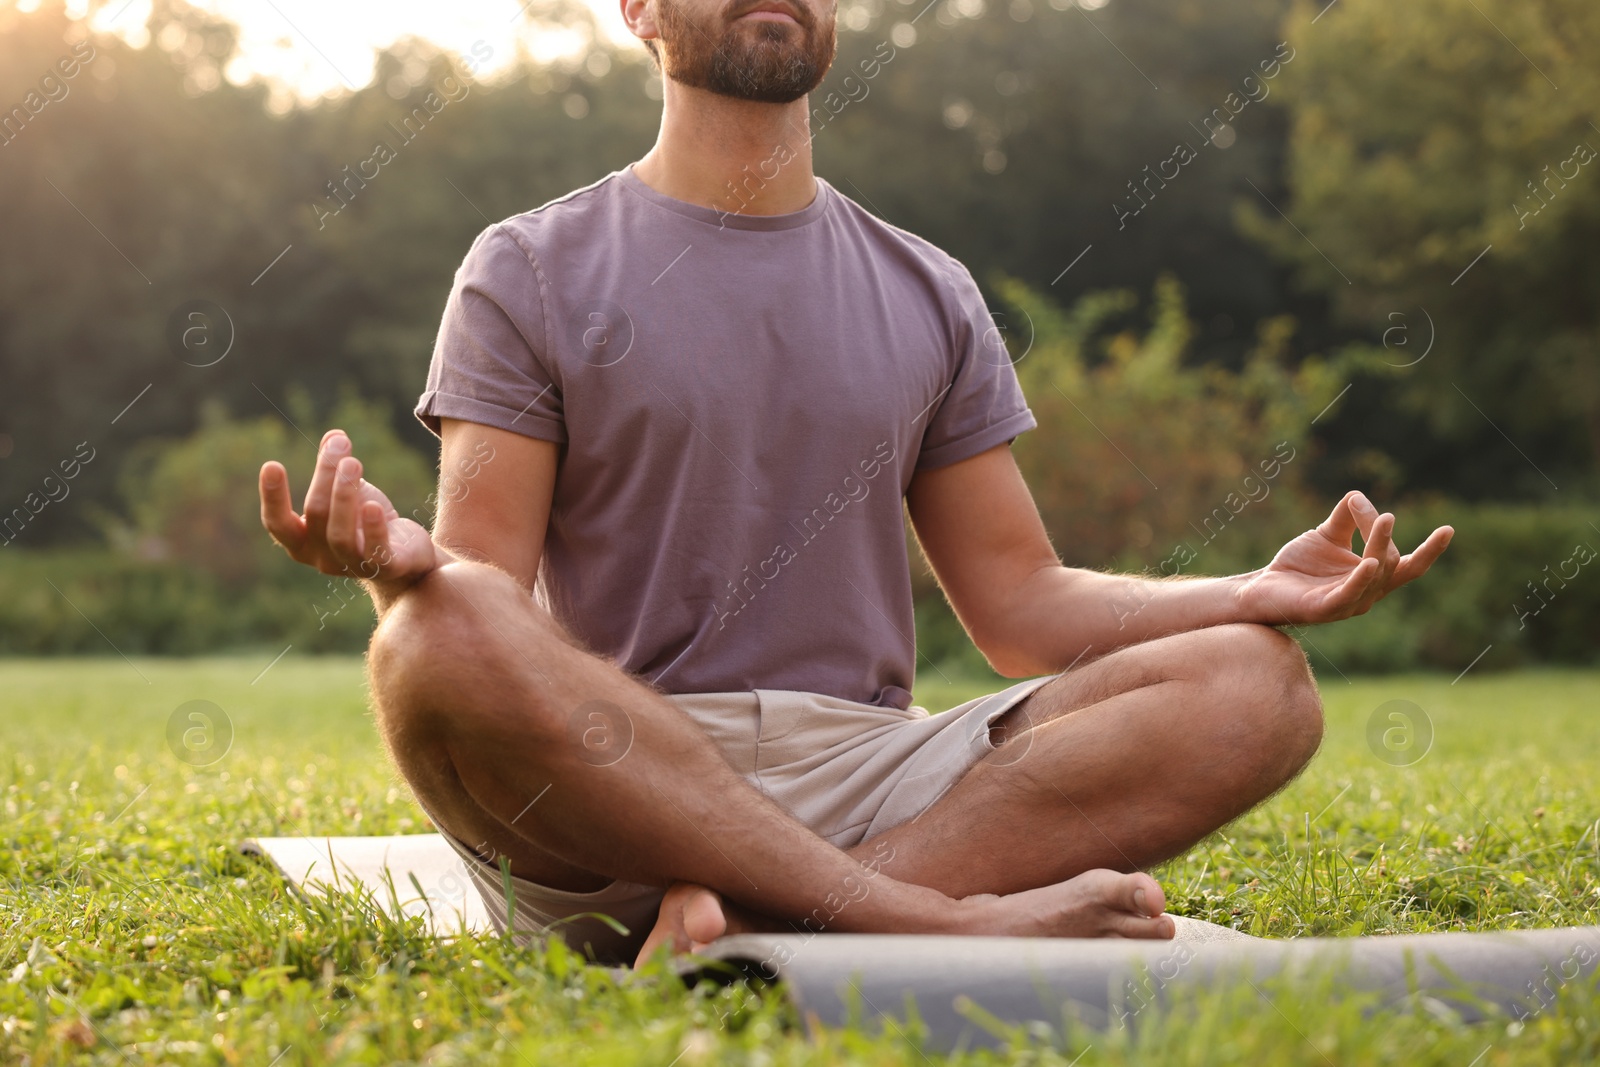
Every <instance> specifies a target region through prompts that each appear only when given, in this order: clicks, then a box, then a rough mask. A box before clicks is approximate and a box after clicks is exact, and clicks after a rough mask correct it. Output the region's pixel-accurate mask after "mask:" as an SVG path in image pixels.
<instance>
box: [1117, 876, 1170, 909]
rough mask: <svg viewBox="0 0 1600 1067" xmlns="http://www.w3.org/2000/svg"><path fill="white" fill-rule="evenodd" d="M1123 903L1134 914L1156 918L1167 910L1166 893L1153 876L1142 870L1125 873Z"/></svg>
mask: <svg viewBox="0 0 1600 1067" xmlns="http://www.w3.org/2000/svg"><path fill="white" fill-rule="evenodd" d="M1122 892H1123V904H1124V907H1125V909H1126V910H1127V911H1130V912H1132V913H1133V914H1134V915H1139V916H1148V917H1149V918H1152V919H1153V918H1156V917H1157V916H1159V915H1160V914H1161V913H1162V912H1164V911H1166V910H1167V895H1166V894H1165V893H1163V892H1162V891H1161V885H1160V883H1158V882H1157V881H1156V880H1155V879H1154V878H1152V877H1150V876H1149V875H1148V874H1144V873H1142V872H1140V873H1135V874H1130V875H1127V876H1126V878H1125V879H1124V881H1123V885H1122Z"/></svg>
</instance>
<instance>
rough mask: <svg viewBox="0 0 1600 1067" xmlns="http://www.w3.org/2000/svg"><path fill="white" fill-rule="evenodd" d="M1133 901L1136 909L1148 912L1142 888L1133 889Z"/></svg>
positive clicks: (1148, 908)
mask: <svg viewBox="0 0 1600 1067" xmlns="http://www.w3.org/2000/svg"><path fill="white" fill-rule="evenodd" d="M1133 903H1134V905H1135V906H1137V907H1138V909H1139V910H1140V911H1142V912H1144V913H1145V914H1146V915H1148V914H1150V907H1149V905H1147V904H1146V903H1145V902H1144V890H1143V889H1135V890H1134V891H1133Z"/></svg>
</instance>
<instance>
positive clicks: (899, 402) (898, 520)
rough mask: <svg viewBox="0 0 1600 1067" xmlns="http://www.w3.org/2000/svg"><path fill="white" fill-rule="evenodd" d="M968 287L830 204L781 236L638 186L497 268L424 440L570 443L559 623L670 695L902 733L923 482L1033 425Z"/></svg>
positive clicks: (484, 278) (514, 235) (610, 193)
mask: <svg viewBox="0 0 1600 1067" xmlns="http://www.w3.org/2000/svg"><path fill="white" fill-rule="evenodd" d="M999 338H1000V335H999V331H998V330H996V329H995V328H994V323H993V320H992V319H991V318H990V315H989V312H988V310H987V309H986V308H985V306H984V302H983V297H982V296H981V295H980V293H979V291H978V287H977V285H976V284H975V283H974V282H973V280H972V276H971V274H969V273H968V271H967V269H966V268H965V267H963V266H962V265H961V264H960V263H958V262H957V261H956V260H954V259H952V258H951V257H950V256H948V255H946V254H945V253H944V252H941V251H940V250H939V249H937V248H935V247H934V246H933V245H931V244H929V243H928V242H927V241H924V240H922V239H921V238H918V237H916V236H914V235H912V234H909V233H907V232H905V231H904V230H900V229H897V228H896V227H894V226H890V225H888V224H887V223H884V222H883V221H881V220H879V219H877V218H875V217H874V216H872V215H871V214H869V213H868V212H866V211H865V210H863V209H862V208H861V207H860V206H859V205H857V204H856V203H855V202H854V201H852V200H850V199H849V198H848V197H846V196H844V195H843V194H842V193H840V192H839V191H838V190H837V189H835V188H834V187H833V186H832V185H830V184H829V183H828V182H827V181H825V180H824V179H822V178H820V177H819V178H817V195H816V198H815V199H814V200H812V202H811V203H810V204H809V205H807V206H806V207H804V208H802V209H801V210H799V211H795V212H791V213H789V214H784V215H744V214H728V213H724V212H722V211H718V210H715V209H713V208H708V207H702V206H699V205H696V204H690V203H687V202H685V201H682V200H676V199H673V198H671V197H668V196H665V195H663V194H661V193H659V192H656V191H655V190H654V189H652V188H650V187H649V186H648V185H646V184H645V183H644V181H643V180H642V179H641V178H639V177H638V176H637V175H636V174H634V172H633V169H632V167H631V166H629V167H627V168H624V169H623V170H621V171H616V172H613V173H611V174H608V175H606V177H604V178H602V179H600V180H599V181H597V182H595V183H594V184H593V185H589V186H586V187H584V188H582V189H578V190H576V191H575V192H572V193H569V194H567V195H566V196H563V197H561V198H559V199H557V200H553V201H551V202H550V203H548V204H545V205H544V206H543V207H540V208H537V209H536V210H533V211H529V212H526V213H525V214H521V215H517V216H514V217H512V218H509V219H507V220H505V221H504V222H501V223H497V224H495V225H493V226H491V227H489V228H488V229H487V230H485V231H484V232H483V233H482V234H480V235H479V236H478V238H477V240H476V241H474V242H473V245H472V248H471V250H470V251H469V252H468V253H467V256H466V259H465V261H464V262H463V263H462V265H461V268H460V269H459V270H458V271H457V272H456V277H455V285H454V287H453V289H452V291H451V293H450V299H449V303H448V305H447V306H446V308H445V313H444V320H443V322H442V324H441V326H440V329H439V337H438V342H437V344H436V346H435V348H434V353H433V363H432V366H431V367H430V369H429V372H428V385H427V391H426V392H425V393H423V394H422V398H421V400H420V401H419V402H418V404H417V416H418V417H419V418H420V419H421V420H422V421H423V423H424V424H426V425H427V426H428V427H429V428H430V429H432V430H433V431H434V432H435V433H437V432H438V429H439V419H440V418H441V417H445V418H454V419H463V420H467V421H470V422H476V423H483V424H486V425H489V426H496V427H499V428H500V429H503V430H510V431H513V432H516V433H521V434H526V435H528V436H530V437H536V438H541V439H543V440H547V441H554V442H557V443H559V444H560V445H562V446H563V447H562V448H561V452H560V461H559V466H558V468H557V473H556V484H555V498H554V501H553V506H552V511H551V516H550V526H549V531H548V533H547V535H546V541H545V550H544V556H543V560H542V562H541V563H540V567H539V579H538V597H539V600H540V602H541V603H543V604H544V605H545V606H546V607H547V608H548V609H549V610H550V611H551V612H552V613H553V614H554V615H555V616H556V618H558V619H559V620H560V621H561V622H562V623H563V624H564V625H565V626H567V627H568V628H569V629H570V630H572V631H573V632H574V633H575V634H577V635H578V636H579V637H580V638H581V639H582V640H583V641H584V642H585V643H587V644H588V645H589V647H590V648H592V649H594V650H595V651H596V652H599V653H601V654H603V655H607V656H610V657H612V658H614V659H615V660H616V661H617V663H618V664H619V665H620V666H622V667H623V668H624V669H626V670H628V671H631V672H634V673H635V674H639V675H642V676H644V677H646V678H648V679H649V680H651V681H652V682H654V683H655V684H656V685H658V686H660V687H661V688H662V689H663V690H665V691H666V692H669V693H704V692H722V691H748V690H751V689H798V690H806V691H810V692H816V693H826V694H829V695H832V696H837V697H842V698H845V699H849V700H855V701H861V702H864V703H870V704H878V705H883V706H894V707H898V708H905V707H908V706H910V703H911V685H912V679H913V675H914V672H915V667H916V645H915V638H914V635H913V621H912V604H911V581H910V566H909V562H908V560H907V556H906V537H905V528H904V525H903V511H902V499H903V497H904V494H905V491H906V488H907V486H908V485H909V484H910V482H911V476H912V473H913V471H915V470H926V469H929V468H932V467H940V466H944V465H946V464H950V463H955V462H957V461H959V460H963V459H967V458H969V457H971V456H975V455H977V454H978V453H980V452H983V451H985V450H987V449H990V448H993V447H994V446H996V445H999V444H1001V443H1003V442H1007V441H1010V440H1011V439H1012V438H1014V437H1016V436H1017V435H1018V434H1019V433H1021V432H1023V431H1024V430H1027V429H1030V428H1032V427H1033V426H1035V425H1036V423H1035V421H1034V418H1033V415H1032V413H1031V412H1030V411H1029V410H1028V407H1027V403H1026V401H1025V400H1024V398H1023V395H1022V390H1021V388H1020V386H1019V385H1018V384H1017V378H1016V373H1015V371H1014V370H1013V369H1012V367H1011V363H1010V360H1009V358H1008V357H1007V355H1006V351H1005V347H1004V345H1003V343H1002V342H1001V341H1000V339H999Z"/></svg>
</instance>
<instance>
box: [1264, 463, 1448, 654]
mask: <svg viewBox="0 0 1600 1067" xmlns="http://www.w3.org/2000/svg"><path fill="white" fill-rule="evenodd" d="M1357 531H1360V533H1361V541H1362V544H1363V546H1364V550H1363V552H1362V554H1361V555H1359V556H1358V555H1356V553H1355V551H1354V544H1355V534H1356V532H1357ZM1454 533H1455V531H1454V530H1453V529H1451V528H1450V527H1448V526H1441V527H1439V528H1438V529H1437V530H1435V531H1433V533H1431V534H1429V535H1428V539H1427V540H1426V541H1424V542H1423V543H1422V544H1421V546H1419V547H1418V548H1417V549H1416V550H1415V551H1414V552H1410V553H1407V554H1406V555H1403V556H1402V555H1401V554H1400V550H1399V549H1398V548H1396V547H1395V543H1394V515H1393V514H1390V513H1388V512H1384V513H1382V514H1380V513H1379V512H1378V509H1377V508H1375V507H1373V505H1372V502H1371V501H1370V500H1368V499H1367V498H1366V497H1365V496H1364V495H1362V494H1361V493H1359V492H1354V491H1352V492H1349V493H1346V494H1345V496H1344V499H1343V500H1341V501H1339V503H1338V505H1337V506H1336V507H1335V508H1334V509H1333V513H1332V514H1331V515H1329V516H1328V518H1327V520H1326V521H1324V522H1323V523H1322V525H1320V526H1318V527H1317V528H1316V529H1314V530H1307V531H1306V532H1305V533H1303V534H1301V535H1300V536H1299V537H1296V538H1295V539H1294V540H1293V541H1290V542H1289V543H1288V544H1286V545H1284V546H1283V548H1282V549H1280V550H1279V551H1278V554H1277V555H1276V556H1274V557H1273V559H1272V562H1271V563H1269V564H1268V565H1267V566H1265V567H1263V568H1262V569H1261V570H1259V571H1256V572H1254V573H1252V574H1248V575H1244V576H1243V578H1244V581H1243V584H1242V585H1241V586H1240V588H1239V593H1238V596H1239V601H1240V605H1241V607H1242V608H1243V609H1244V613H1245V614H1246V615H1247V616H1249V617H1250V618H1252V619H1255V620H1257V621H1259V622H1262V623H1265V624H1266V625H1269V626H1277V625H1282V624H1286V623H1287V624H1292V625H1301V626H1303V625H1310V624H1312V623H1319V622H1335V621H1337V620H1339V619H1348V618H1350V617H1351V616H1353V615H1363V614H1365V613H1366V612H1367V610H1368V609H1369V608H1371V607H1372V605H1374V604H1376V603H1377V602H1378V601H1379V600H1382V599H1383V598H1384V597H1385V596H1388V595H1389V594H1390V593H1392V592H1393V591H1394V590H1396V589H1398V588H1400V587H1401V586H1402V585H1405V584H1406V583H1407V582H1409V581H1412V580H1413V579H1415V578H1420V577H1422V575H1424V574H1426V573H1427V571H1428V568H1429V567H1431V566H1433V561H1434V560H1436V559H1438V558H1439V556H1440V554H1441V553H1443V552H1444V549H1445V546H1446V545H1448V544H1449V543H1450V538H1451V536H1452V535H1453V534H1454Z"/></svg>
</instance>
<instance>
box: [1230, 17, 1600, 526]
mask: <svg viewBox="0 0 1600 1067" xmlns="http://www.w3.org/2000/svg"><path fill="white" fill-rule="evenodd" d="M1324 6H1325V5H1322V4H1315V5H1312V4H1302V5H1300V7H1299V8H1298V9H1297V10H1296V12H1295V14H1294V16H1293V17H1292V18H1291V20H1290V21H1289V24H1288V26H1287V28H1286V33H1287V35H1288V37H1289V39H1290V41H1291V42H1292V43H1293V44H1294V45H1295V46H1296V47H1297V48H1298V49H1299V50H1300V52H1301V53H1302V56H1301V58H1300V59H1297V60H1296V61H1295V62H1294V63H1293V64H1292V65H1291V66H1290V67H1288V68H1287V69H1286V70H1285V72H1284V75H1283V77H1282V79H1281V86H1280V93H1279V96H1278V98H1277V99H1278V101H1279V102H1280V103H1282V104H1284V105H1285V106H1286V107H1287V108H1288V113H1289V117H1290V121H1291V132H1290V137H1289V152H1288V160H1287V173H1286V182H1287V186H1288V192H1289V194H1290V198H1289V202H1288V203H1284V204H1280V206H1282V207H1284V209H1285V210H1286V211H1288V213H1289V217H1290V218H1291V219H1292V220H1293V222H1292V223H1291V222H1289V221H1287V220H1285V219H1280V218H1279V217H1278V215H1277V214H1276V212H1274V211H1272V210H1271V209H1269V208H1267V207H1265V206H1264V205H1262V204H1261V203H1260V202H1259V200H1258V201H1256V202H1255V203H1253V204H1248V201H1241V205H1245V204H1248V207H1247V208H1242V209H1241V217H1242V219H1243V221H1244V222H1245V223H1246V224H1247V226H1248V228H1249V229H1250V230H1252V231H1253V232H1255V233H1257V234H1258V235H1260V236H1262V237H1264V238H1266V239H1267V240H1268V241H1269V242H1270V244H1271V245H1272V247H1273V248H1274V249H1275V250H1276V251H1277V252H1278V253H1279V254H1280V255H1282V256H1285V257H1287V258H1288V259H1290V260H1292V261H1294V262H1296V263H1298V264H1299V265H1300V272H1301V275H1302V277H1303V279H1304V281H1305V282H1306V284H1308V285H1310V286H1313V287H1315V288H1317V289H1319V290H1321V291H1324V292H1326V293H1328V294H1329V295H1330V296H1331V297H1332V298H1333V299H1334V300H1335V302H1336V304H1337V306H1338V308H1339V309H1340V311H1341V312H1342V313H1343V314H1344V316H1345V317H1346V319H1347V320H1348V321H1350V322H1352V323H1356V324H1361V325H1364V326H1366V327H1367V328H1369V329H1372V330H1373V331H1374V332H1375V331H1377V330H1383V329H1386V328H1389V327H1394V326H1396V325H1397V324H1399V323H1401V322H1406V323H1407V325H1408V327H1409V328H1410V330H1411V332H1412V333H1413V334H1416V335H1418V336H1419V337H1422V336H1425V335H1426V331H1427V330H1428V329H1429V328H1430V327H1427V326H1424V321H1423V320H1424V313H1426V315H1427V316H1429V317H1430V323H1431V328H1433V329H1436V332H1437V337H1436V341H1435V343H1434V344H1433V349H1432V352H1431V354H1430V355H1428V357H1427V359H1426V362H1422V363H1418V364H1417V365H1416V366H1415V367H1413V368H1411V369H1410V370H1409V371H1408V374H1407V375H1406V377H1405V379H1404V381H1403V383H1402V390H1401V391H1400V393H1399V395H1398V397H1397V398H1396V400H1395V402H1392V403H1388V404H1385V405H1383V406H1384V407H1387V408H1388V409H1389V410H1390V411H1393V412H1394V413H1395V415H1396V416H1399V418H1396V419H1395V420H1394V422H1393V423H1391V425H1390V426H1387V427H1382V426H1379V427H1370V428H1369V427H1364V428H1362V432H1369V431H1375V432H1377V433H1378V434H1380V435H1381V437H1382V438H1383V439H1384V442H1385V445H1386V446H1388V447H1390V448H1391V449H1392V450H1393V451H1394V452H1395V454H1396V456H1397V458H1399V459H1400V461H1401V462H1402V464H1403V465H1404V467H1405V469H1406V471H1407V473H1408V474H1409V475H1410V476H1411V481H1412V483H1413V484H1421V485H1426V486H1431V487H1433V488H1436V489H1439V490H1443V491H1449V492H1454V493H1458V494H1461V495H1469V496H1472V497H1474V498H1480V499H1481V498H1500V499H1506V498H1510V497H1522V498H1529V497H1532V498H1541V497H1544V498H1548V497H1551V496H1553V495H1554V493H1555V491H1556V487H1557V486H1560V487H1561V488H1562V490H1565V491H1571V490H1573V489H1579V490H1580V491H1581V490H1582V489H1583V488H1587V489H1589V490H1590V491H1591V492H1592V491H1593V488H1594V481H1593V474H1594V470H1595V460H1596V459H1597V458H1600V360H1597V359H1596V358H1595V353H1596V351H1597V349H1600V302H1597V301H1596V299H1595V298H1596V295H1597V294H1600V258H1597V257H1596V256H1595V255H1594V254H1593V249H1594V247H1595V244H1596V242H1597V240H1600V128H1597V127H1596V125H1595V122H1596V121H1597V119H1596V113H1595V110H1594V106H1593V101H1594V100H1595V99H1596V98H1597V97H1600V62H1597V61H1596V57H1597V56H1600V7H1597V6H1596V5H1595V4H1593V3H1592V2H1590V0H1536V2H1529V3H1523V2H1516V0H1475V2H1474V3H1473V4H1472V5H1470V6H1468V7H1463V6H1462V5H1461V4H1458V3H1456V2H1455V0H1418V2H1415V3H1407V4H1403V5H1395V4H1391V3H1386V2H1384V0H1345V2H1343V3H1341V4H1339V6H1338V7H1337V8H1336V9H1332V10H1326V11H1324V10H1323V9H1324ZM1323 15H1325V16H1326V17H1322V16H1323ZM1585 157H1587V158H1585ZM1480 256H1481V259H1480V258H1479V257H1480ZM1469 267H1470V269H1468V268H1469ZM1421 348H1422V344H1421V341H1420V340H1419V341H1418V342H1417V343H1416V344H1415V345H1413V346H1412V348H1411V349H1410V350H1409V352H1410V353H1412V354H1410V355H1408V356H1407V357H1406V358H1407V360H1410V359H1415V358H1417V356H1420V355H1421V352H1420V350H1421ZM1391 358H1392V359H1393V360H1394V362H1396V363H1401V362H1402V360H1401V359H1400V358H1399V355H1398V353H1395V354H1392V355H1391ZM1380 410H1381V408H1380ZM1402 419H1403V421H1402ZM1419 426H1425V427H1426V428H1427V430H1429V431H1431V433H1423V432H1419ZM1507 437H1509V438H1510V440H1512V441H1515V442H1516V444H1515V445H1508V443H1507ZM1401 442H1404V443H1405V446H1407V447H1404V450H1402V449H1401V448H1399V447H1396V446H1397V445H1400V443H1401ZM1519 453H1520V454H1519ZM1529 457H1532V458H1529Z"/></svg>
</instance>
